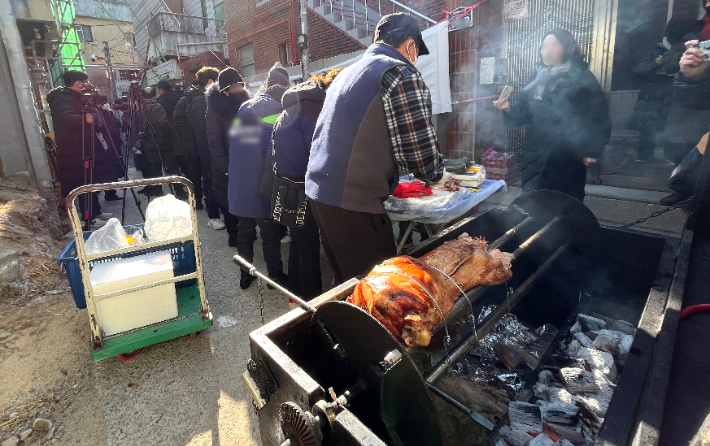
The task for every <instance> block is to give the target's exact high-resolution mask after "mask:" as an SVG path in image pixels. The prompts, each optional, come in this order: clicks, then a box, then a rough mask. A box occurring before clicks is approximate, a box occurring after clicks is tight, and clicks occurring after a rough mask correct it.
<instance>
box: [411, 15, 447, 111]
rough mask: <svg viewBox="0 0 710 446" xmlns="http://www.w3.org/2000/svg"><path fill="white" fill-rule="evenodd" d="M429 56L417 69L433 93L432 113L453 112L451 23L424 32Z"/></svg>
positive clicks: (422, 60) (420, 62) (421, 59)
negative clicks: (450, 56)
mask: <svg viewBox="0 0 710 446" xmlns="http://www.w3.org/2000/svg"><path fill="white" fill-rule="evenodd" d="M422 37H423V38H424V43H426V46H427V48H429V54H428V55H426V56H421V57H420V58H419V59H418V60H417V69H418V70H419V71H420V72H421V73H422V77H423V78H424V82H425V83H426V85H427V87H429V91H431V105H432V113H433V114H435V115H438V114H439V113H450V112H451V84H450V79H449V22H448V20H445V21H443V22H441V23H439V24H437V25H434V26H432V27H431V28H428V29H426V30H424V31H423V32H422Z"/></svg>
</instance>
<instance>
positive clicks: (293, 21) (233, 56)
mask: <svg viewBox="0 0 710 446" xmlns="http://www.w3.org/2000/svg"><path fill="white" fill-rule="evenodd" d="M224 10H225V20H226V29H227V35H228V36H229V57H230V61H231V64H232V66H235V67H238V68H239V67H240V60H239V48H241V47H243V46H245V45H248V44H250V43H251V44H252V45H253V46H254V65H255V71H256V73H257V74H258V73H263V72H265V71H268V69H269V68H271V66H272V65H273V64H274V62H277V61H278V60H279V45H281V44H283V43H287V44H288V46H289V48H290V54H291V59H292V60H293V62H294V65H298V64H299V61H300V50H298V49H297V48H296V46H295V36H296V34H299V33H300V32H301V20H300V14H299V8H298V2H294V1H288V0H268V1H267V2H265V3H263V4H261V5H259V6H257V0H225V8H224ZM308 26H309V33H308V34H309V38H310V49H311V60H319V59H323V58H327V57H331V56H335V55H338V54H343V53H349V52H352V51H357V50H359V49H361V48H363V46H362V45H360V44H359V43H358V42H357V41H355V40H353V39H351V38H350V37H349V36H348V35H347V34H345V33H344V32H342V31H341V30H339V29H337V28H335V27H334V26H332V25H330V23H329V22H327V21H325V20H323V19H322V18H321V17H320V16H318V15H317V14H316V13H315V12H314V11H311V10H309V11H308Z"/></svg>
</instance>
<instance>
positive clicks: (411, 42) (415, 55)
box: [407, 40, 419, 65]
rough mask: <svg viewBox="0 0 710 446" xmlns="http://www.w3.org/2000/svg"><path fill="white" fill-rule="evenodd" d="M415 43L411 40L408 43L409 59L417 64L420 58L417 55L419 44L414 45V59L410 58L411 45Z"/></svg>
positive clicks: (413, 63)
mask: <svg viewBox="0 0 710 446" xmlns="http://www.w3.org/2000/svg"><path fill="white" fill-rule="evenodd" d="M413 43H414V41H413V40H410V41H409V43H408V44H407V60H409V61H410V62H411V63H412V65H416V64H417V60H419V56H418V55H417V46H416V45H414V60H412V59H410V58H409V46H410V45H412V44H413Z"/></svg>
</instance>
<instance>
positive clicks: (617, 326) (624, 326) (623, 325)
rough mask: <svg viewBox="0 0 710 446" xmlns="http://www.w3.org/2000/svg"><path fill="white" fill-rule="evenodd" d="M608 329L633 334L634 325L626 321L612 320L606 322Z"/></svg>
mask: <svg viewBox="0 0 710 446" xmlns="http://www.w3.org/2000/svg"><path fill="white" fill-rule="evenodd" d="M607 328H608V329H609V330H613V331H618V332H620V333H624V334H626V335H631V336H633V335H635V334H636V327H635V326H634V325H633V324H630V323H628V322H626V321H619V320H613V321H611V323H609V324H607Z"/></svg>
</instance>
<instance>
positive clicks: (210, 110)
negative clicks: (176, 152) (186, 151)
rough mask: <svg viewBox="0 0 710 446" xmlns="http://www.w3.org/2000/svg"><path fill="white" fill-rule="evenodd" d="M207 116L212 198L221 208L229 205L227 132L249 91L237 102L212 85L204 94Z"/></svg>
mask: <svg viewBox="0 0 710 446" xmlns="http://www.w3.org/2000/svg"><path fill="white" fill-rule="evenodd" d="M205 96H206V98H207V114H206V116H205V120H206V123H205V125H206V129H207V143H208V144H209V146H210V156H211V157H212V197H213V198H214V200H215V202H216V203H217V204H218V205H219V206H220V207H223V208H227V207H228V206H229V200H228V198H227V195H228V190H229V179H228V174H229V129H230V128H231V126H232V121H234V118H235V117H236V116H237V112H238V111H239V107H241V105H242V104H243V103H244V102H246V101H247V100H249V99H250V97H251V96H250V95H249V92H247V91H246V90H244V91H242V93H241V94H240V95H239V97H238V100H233V99H230V98H229V97H228V96H226V95H224V94H222V92H221V91H220V90H219V85H217V84H215V85H213V86H211V87H210V88H209V89H208V90H207V93H205Z"/></svg>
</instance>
